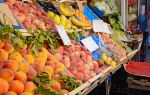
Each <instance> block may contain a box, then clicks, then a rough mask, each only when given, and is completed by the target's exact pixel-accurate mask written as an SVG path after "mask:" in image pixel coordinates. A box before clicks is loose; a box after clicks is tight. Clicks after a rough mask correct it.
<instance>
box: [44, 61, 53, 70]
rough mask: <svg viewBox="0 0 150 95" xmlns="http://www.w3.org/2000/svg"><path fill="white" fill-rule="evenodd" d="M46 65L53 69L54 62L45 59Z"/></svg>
mask: <svg viewBox="0 0 150 95" xmlns="http://www.w3.org/2000/svg"><path fill="white" fill-rule="evenodd" d="M45 65H46V66H51V67H52V68H53V69H55V68H56V67H55V63H53V62H51V61H46V64H45Z"/></svg>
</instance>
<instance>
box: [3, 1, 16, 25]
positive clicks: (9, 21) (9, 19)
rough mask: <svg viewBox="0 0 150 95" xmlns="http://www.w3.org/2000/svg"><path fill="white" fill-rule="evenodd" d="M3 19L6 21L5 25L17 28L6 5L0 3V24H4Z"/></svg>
mask: <svg viewBox="0 0 150 95" xmlns="http://www.w3.org/2000/svg"><path fill="white" fill-rule="evenodd" d="M4 19H5V20H6V24H9V25H16V26H18V23H17V21H16V19H15V17H14V16H13V14H12V12H11V11H10V9H9V7H8V5H7V4H5V3H0V22H2V23H4Z"/></svg>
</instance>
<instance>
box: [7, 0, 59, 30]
mask: <svg viewBox="0 0 150 95" xmlns="http://www.w3.org/2000/svg"><path fill="white" fill-rule="evenodd" d="M5 3H6V4H8V6H9V8H10V9H11V11H12V12H13V14H14V16H15V17H16V18H17V20H18V21H19V22H20V23H21V24H23V26H24V27H25V28H26V29H30V28H31V29H33V30H35V29H43V30H47V29H51V30H52V31H56V28H55V24H54V22H53V21H52V20H51V19H50V18H49V16H48V14H47V13H46V12H44V11H43V10H42V9H37V8H36V7H35V5H33V4H32V3H29V2H28V3H24V2H21V1H19V0H6V2H5Z"/></svg>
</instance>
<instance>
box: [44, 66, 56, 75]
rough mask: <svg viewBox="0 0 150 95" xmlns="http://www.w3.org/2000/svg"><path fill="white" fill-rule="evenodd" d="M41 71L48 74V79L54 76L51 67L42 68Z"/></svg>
mask: <svg viewBox="0 0 150 95" xmlns="http://www.w3.org/2000/svg"><path fill="white" fill-rule="evenodd" d="M43 71H44V72H46V73H48V74H49V76H50V77H51V76H52V75H53V74H54V70H53V68H52V67H51V66H44V69H43Z"/></svg>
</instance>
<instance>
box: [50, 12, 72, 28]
mask: <svg viewBox="0 0 150 95" xmlns="http://www.w3.org/2000/svg"><path fill="white" fill-rule="evenodd" d="M48 15H49V17H50V18H52V19H53V21H54V22H55V24H56V25H62V26H64V28H65V29H70V28H71V27H73V26H72V24H71V22H70V20H68V19H67V18H66V17H65V16H64V15H60V16H59V15H57V14H54V13H53V12H52V11H48Z"/></svg>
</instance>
